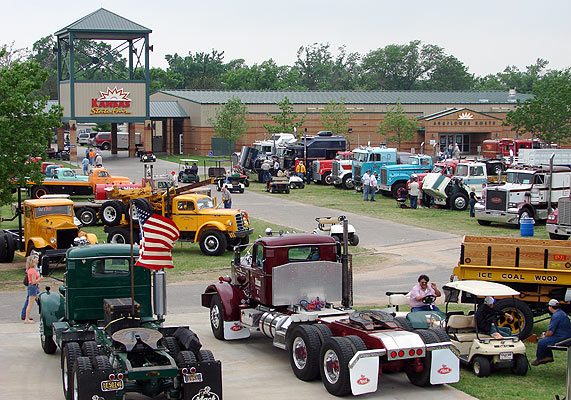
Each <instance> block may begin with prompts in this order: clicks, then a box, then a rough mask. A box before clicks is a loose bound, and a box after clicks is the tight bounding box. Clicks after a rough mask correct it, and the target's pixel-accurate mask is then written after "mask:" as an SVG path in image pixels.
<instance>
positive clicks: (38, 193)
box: [32, 186, 49, 199]
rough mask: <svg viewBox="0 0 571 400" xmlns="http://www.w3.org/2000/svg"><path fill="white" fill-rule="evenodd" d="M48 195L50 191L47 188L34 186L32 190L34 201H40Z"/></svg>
mask: <svg viewBox="0 0 571 400" xmlns="http://www.w3.org/2000/svg"><path fill="white" fill-rule="evenodd" d="M48 193H49V192H48V189H47V188H46V187H45V186H34V187H33V188H32V199H39V198H40V197H42V196H43V195H46V194H48Z"/></svg>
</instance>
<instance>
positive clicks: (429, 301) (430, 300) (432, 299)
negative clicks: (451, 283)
mask: <svg viewBox="0 0 571 400" xmlns="http://www.w3.org/2000/svg"><path fill="white" fill-rule="evenodd" d="M435 301H436V297H435V296H432V295H430V294H429V295H428V296H424V297H423V298H422V302H423V303H424V304H432V303H434V302H435Z"/></svg>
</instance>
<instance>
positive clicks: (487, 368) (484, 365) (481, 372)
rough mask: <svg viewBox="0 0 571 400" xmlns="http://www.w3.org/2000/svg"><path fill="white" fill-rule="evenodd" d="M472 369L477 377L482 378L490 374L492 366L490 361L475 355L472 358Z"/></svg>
mask: <svg viewBox="0 0 571 400" xmlns="http://www.w3.org/2000/svg"><path fill="white" fill-rule="evenodd" d="M472 371H474V374H475V375H476V376H477V377H480V378H484V377H486V376H490V373H491V372H492V367H491V365H490V361H489V360H488V359H487V358H486V357H483V356H475V357H474V359H473V360H472Z"/></svg>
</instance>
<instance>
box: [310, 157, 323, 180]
mask: <svg viewBox="0 0 571 400" xmlns="http://www.w3.org/2000/svg"><path fill="white" fill-rule="evenodd" d="M311 176H312V177H313V179H314V180H316V181H319V180H321V176H319V161H314V162H312V163H311Z"/></svg>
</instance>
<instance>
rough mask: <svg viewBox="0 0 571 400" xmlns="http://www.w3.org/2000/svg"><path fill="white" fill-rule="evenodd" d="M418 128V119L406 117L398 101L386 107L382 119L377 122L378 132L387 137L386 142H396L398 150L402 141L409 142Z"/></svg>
mask: <svg viewBox="0 0 571 400" xmlns="http://www.w3.org/2000/svg"><path fill="white" fill-rule="evenodd" d="M419 128H420V124H419V123H418V121H416V120H413V119H411V118H408V117H407V116H406V115H405V113H404V110H403V108H402V106H401V104H400V103H398V102H397V104H396V105H395V106H394V107H388V110H387V113H386V114H385V118H384V120H382V121H381V123H380V124H379V129H377V132H379V133H380V134H381V135H383V136H386V137H387V142H388V141H389V140H390V141H393V142H396V143H397V144H398V151H400V145H401V143H402V142H410V141H411V140H412V139H413V138H414V134H415V133H416V131H418V129H419Z"/></svg>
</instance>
